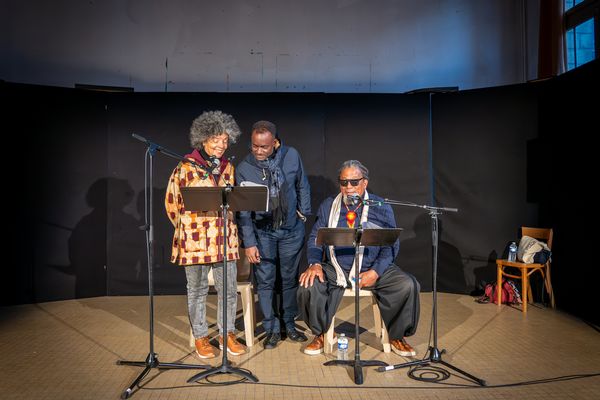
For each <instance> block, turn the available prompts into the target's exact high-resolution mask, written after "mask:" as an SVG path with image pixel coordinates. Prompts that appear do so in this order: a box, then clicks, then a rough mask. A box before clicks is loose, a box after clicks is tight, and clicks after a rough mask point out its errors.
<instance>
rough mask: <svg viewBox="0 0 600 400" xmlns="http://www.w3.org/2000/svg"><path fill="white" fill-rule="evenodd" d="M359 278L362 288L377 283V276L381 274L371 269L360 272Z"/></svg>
mask: <svg viewBox="0 0 600 400" xmlns="http://www.w3.org/2000/svg"><path fill="white" fill-rule="evenodd" d="M358 278H359V279H360V280H359V282H360V286H359V287H360V288H361V289H362V288H364V287H370V286H373V285H375V282H376V281H377V278H379V274H378V273H377V272H375V270H374V269H370V270H368V271H366V272H363V273H361V274H359V275H358Z"/></svg>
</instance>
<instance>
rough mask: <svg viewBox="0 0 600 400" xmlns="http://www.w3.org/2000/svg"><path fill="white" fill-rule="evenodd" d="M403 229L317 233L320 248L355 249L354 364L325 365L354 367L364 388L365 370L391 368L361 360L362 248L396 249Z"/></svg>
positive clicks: (355, 379)
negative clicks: (382, 247)
mask: <svg viewBox="0 0 600 400" xmlns="http://www.w3.org/2000/svg"><path fill="white" fill-rule="evenodd" d="M401 231H402V229H401V228H380V229H362V228H358V229H352V228H320V229H319V230H318V231H317V241H316V242H317V246H322V245H328V246H354V248H355V253H354V274H355V277H356V278H357V279H356V284H355V285H354V332H355V333H354V335H355V336H354V338H355V339H354V342H355V343H354V349H355V350H354V360H331V361H327V362H326V363H324V364H323V365H325V366H327V367H329V366H332V365H352V366H353V367H354V383H355V384H357V385H362V384H363V382H364V379H363V372H362V367H363V366H365V367H373V366H376V367H377V366H381V367H386V366H387V365H388V364H387V363H386V362H383V361H378V360H361V359H360V346H359V337H360V326H359V323H360V317H359V314H360V313H359V301H360V297H359V296H360V281H359V280H358V276H359V274H360V265H358V255H359V250H360V246H392V245H393V244H394V243H395V242H396V240H398V236H400V232H401Z"/></svg>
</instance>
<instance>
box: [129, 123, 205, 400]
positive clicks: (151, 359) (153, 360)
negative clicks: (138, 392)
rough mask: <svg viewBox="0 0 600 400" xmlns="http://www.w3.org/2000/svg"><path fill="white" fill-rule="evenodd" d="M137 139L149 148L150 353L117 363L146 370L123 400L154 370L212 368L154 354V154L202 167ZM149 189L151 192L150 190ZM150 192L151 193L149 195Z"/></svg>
mask: <svg viewBox="0 0 600 400" xmlns="http://www.w3.org/2000/svg"><path fill="white" fill-rule="evenodd" d="M132 136H133V137H134V138H135V139H138V140H140V141H142V142H144V143H146V145H148V148H147V149H146V164H145V170H144V173H145V175H146V176H145V183H146V186H145V188H144V192H145V197H146V199H147V200H148V201H147V202H145V215H146V217H147V218H148V219H147V221H146V222H147V223H146V224H145V225H142V226H141V227H140V229H142V230H144V231H145V232H146V246H147V247H146V249H147V257H148V298H149V302H150V306H149V310H150V321H149V323H150V329H149V331H150V351H149V353H148V356H147V357H146V360H145V361H125V360H119V361H117V365H133V366H137V367H144V370H143V371H142V372H141V373H140V374H139V375H138V376H137V378H135V379H134V380H133V382H132V383H131V385H129V387H128V388H127V389H125V391H124V392H123V393H122V394H121V398H122V399H127V398H129V397H130V396H131V394H132V393H133V389H134V388H135V387H136V386H137V385H138V384H139V383H140V382H141V380H142V379H144V377H145V376H146V375H148V373H149V372H150V370H151V369H152V368H158V369H207V368H210V365H194V364H181V363H161V362H160V361H159V360H158V354H156V353H155V352H154V282H153V274H152V272H153V266H154V218H153V214H154V212H153V211H154V209H153V208H152V207H153V203H154V202H153V197H154V196H153V190H152V189H153V171H152V170H153V158H154V154H155V153H156V152H157V151H160V152H161V153H163V154H165V155H167V156H169V157H172V158H175V159H179V160H183V161H186V162H190V163H193V164H195V165H197V166H200V165H199V164H197V163H194V162H193V161H191V160H188V159H186V158H184V157H181V156H179V155H177V154H176V153H173V152H171V151H170V150H167V149H165V148H163V147H161V146H159V145H157V144H156V143H153V142H151V141H149V140H147V139H145V138H143V137H142V136H139V135H136V134H135V133H134V134H132ZM148 189H149V190H148ZM148 192H149V193H148Z"/></svg>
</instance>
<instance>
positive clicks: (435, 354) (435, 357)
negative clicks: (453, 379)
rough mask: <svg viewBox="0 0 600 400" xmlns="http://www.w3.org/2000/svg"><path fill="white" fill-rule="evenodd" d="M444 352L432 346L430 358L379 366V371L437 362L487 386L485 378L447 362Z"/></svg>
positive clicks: (480, 384)
mask: <svg viewBox="0 0 600 400" xmlns="http://www.w3.org/2000/svg"><path fill="white" fill-rule="evenodd" d="M442 353H443V351H439V350H438V349H437V348H435V347H430V348H429V358H426V359H424V360H418V361H411V362H407V363H403V364H395V365H390V366H387V367H379V368H377V371H379V372H385V371H391V370H393V369H399V368H406V367H414V366H418V365H429V364H435V363H439V364H442V365H444V366H445V367H448V368H450V369H452V370H454V371H456V372H458V373H459V374H462V375H464V376H466V377H467V378H469V379H470V380H472V381H473V382H475V383H477V384H478V385H479V386H485V385H486V382H485V381H484V380H483V379H479V378H477V377H476V376H473V375H471V374H469V373H468V372H465V371H463V370H461V369H459V368H456V367H455V366H454V365H452V364H450V363H447V362H446V361H444V360H442Z"/></svg>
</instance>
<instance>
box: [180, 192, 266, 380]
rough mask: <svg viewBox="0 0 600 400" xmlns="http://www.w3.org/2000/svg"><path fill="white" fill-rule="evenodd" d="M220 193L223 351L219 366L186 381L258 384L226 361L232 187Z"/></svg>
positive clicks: (248, 372)
mask: <svg viewBox="0 0 600 400" xmlns="http://www.w3.org/2000/svg"><path fill="white" fill-rule="evenodd" d="M222 189H223V190H222V192H221V203H222V204H221V214H222V218H223V307H222V308H223V321H222V322H221V325H222V327H223V335H222V337H223V350H222V351H221V353H222V361H221V365H220V366H217V367H213V368H210V369H208V370H206V371H203V372H199V373H198V374H196V375H194V376H192V377H191V378H189V379H188V380H187V382H188V383H192V382H197V381H199V380H201V379H204V378H207V377H209V376H211V375H215V374H236V375H239V376H241V377H242V378H245V379H247V380H249V381H251V382H254V383H256V382H258V378H257V377H256V376H254V375H253V374H252V372H250V371H248V370H245V369H242V368H238V367H233V366H232V364H231V362H230V361H229V360H228V359H227V344H228V343H227V342H228V340H229V332H228V331H227V329H228V327H227V214H229V200H228V197H229V194H230V193H231V191H232V186H231V185H229V184H228V185H227V186H225V187H223V188H222Z"/></svg>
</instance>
